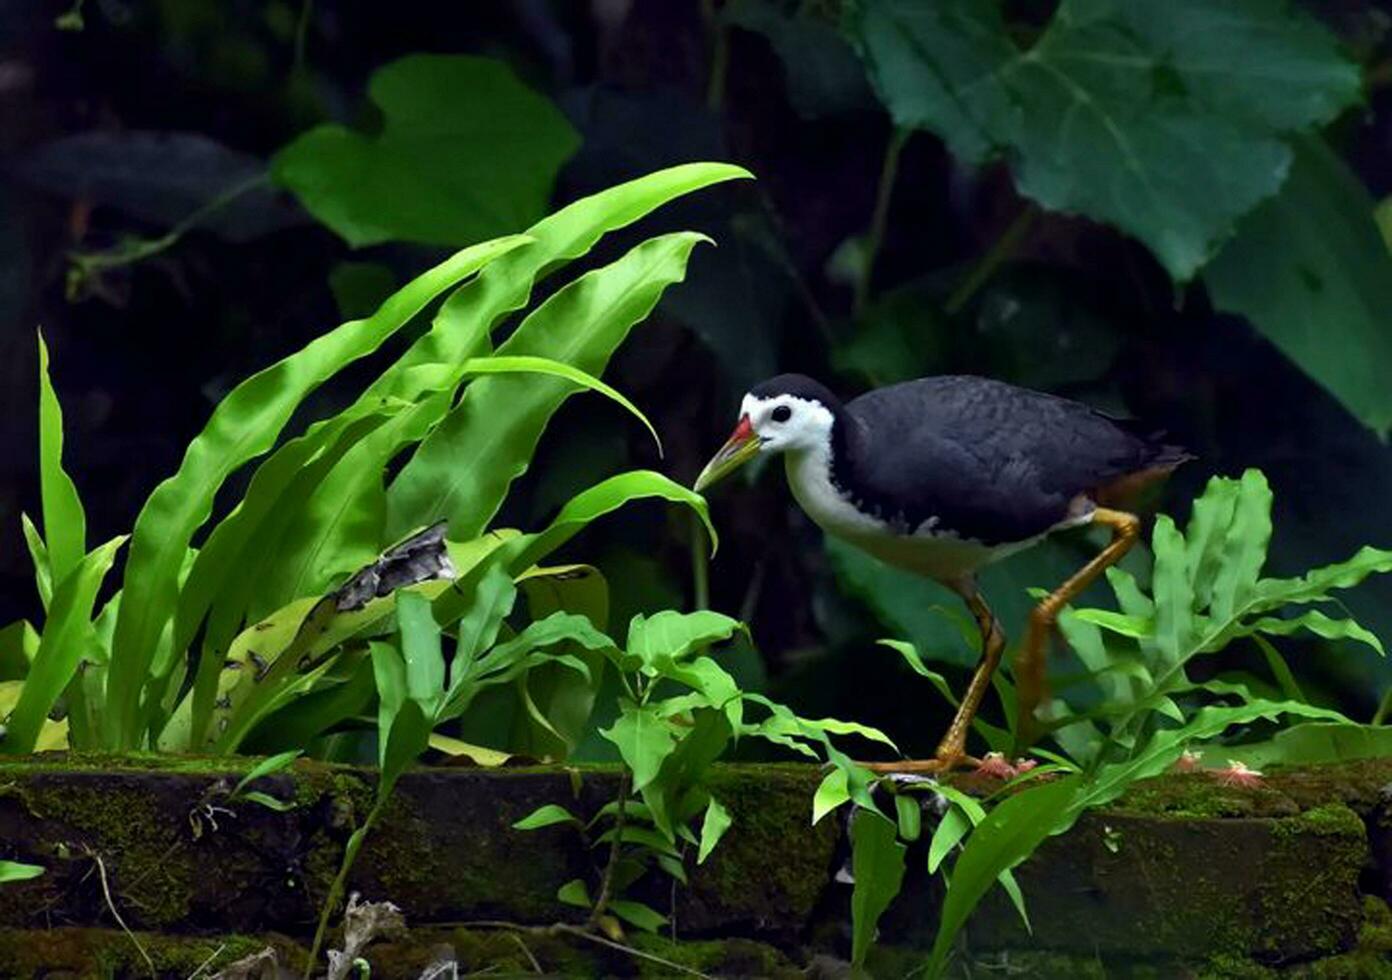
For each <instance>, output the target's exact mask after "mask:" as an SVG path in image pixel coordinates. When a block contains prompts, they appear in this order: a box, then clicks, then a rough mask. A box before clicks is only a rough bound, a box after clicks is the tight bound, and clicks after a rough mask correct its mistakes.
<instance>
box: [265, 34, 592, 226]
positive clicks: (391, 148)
mask: <svg viewBox="0 0 1392 980" xmlns="http://www.w3.org/2000/svg"><path fill="white" fill-rule="evenodd" d="M368 91H369V94H370V95H371V98H372V101H373V102H374V103H375V104H376V106H377V108H378V109H379V110H380V111H381V113H382V120H383V122H382V129H381V132H380V133H378V134H376V135H374V136H370V137H369V136H364V135H362V134H360V133H357V132H354V131H352V130H349V129H346V128H344V127H343V126H340V125H337V124H335V123H325V124H321V125H319V126H317V127H315V128H314V129H312V130H310V131H309V132H307V133H304V134H302V135H301V136H300V137H299V138H297V139H296V140H295V141H294V142H292V143H291V144H290V145H289V146H287V147H285V148H284V149H282V150H281V151H280V152H279V153H277V154H276V156H275V158H274V159H273V160H272V161H271V175H272V177H273V179H274V180H275V181H276V182H277V183H279V184H280V185H281V186H283V187H287V188H289V189H290V190H292V191H294V193H295V195H296V196H297V197H298V198H299V199H300V201H301V203H303V204H304V206H305V207H306V208H308V209H309V211H310V212H311V213H312V214H313V215H314V216H315V217H316V218H318V219H319V220H320V221H322V222H324V224H326V225H328V226H329V227H330V228H332V229H333V230H334V231H336V232H338V234H340V235H341V236H343V238H345V239H346V240H347V241H348V243H349V244H350V245H352V246H354V247H355V248H360V247H362V246H364V245H374V244H376V243H378V242H383V241H389V240H392V239H402V240H406V241H414V242H423V243H426V244H430V245H449V246H456V247H457V246H459V245H462V244H464V243H465V242H472V241H478V240H479V239H482V238H487V237H489V236H491V235H498V234H502V233H504V232H508V231H511V230H513V229H515V228H520V227H521V226H523V225H525V224H526V223H527V222H529V221H533V220H535V219H536V217H537V216H538V215H539V214H541V212H542V210H543V208H544V207H545V206H546V202H547V200H548V199H549V198H550V196H551V185H552V183H553V181H554V180H555V176H556V172H557V170H559V169H560V166H561V164H562V163H564V162H565V161H566V159H567V158H568V157H569V156H570V155H571V154H572V153H574V152H575V149H576V147H577V146H578V145H579V139H578V137H577V135H576V133H575V131H574V130H573V129H572V128H571V126H570V124H569V123H568V122H566V119H565V117H564V116H563V115H561V113H560V111H559V110H558V109H557V108H556V107H555V106H554V105H552V104H551V102H550V101H549V100H547V99H546V98H545V97H544V96H541V95H538V94H537V93H536V92H533V91H532V90H531V89H530V88H528V87H526V86H525V85H523V84H522V83H521V82H519V81H518V80H517V78H516V76H515V75H514V74H513V73H512V70H511V69H510V68H509V67H508V66H507V65H505V64H504V63H502V62H501V61H494V60H492V59H489V58H477V57H471V56H466V55H437V54H413V55H408V56H406V57H404V58H401V59H399V60H397V61H394V62H392V63H391V64H388V65H386V66H384V67H383V68H380V69H378V70H377V71H376V72H374V73H373V76H372V80H371V82H370V83H369V88H368Z"/></svg>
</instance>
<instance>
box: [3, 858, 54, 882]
mask: <svg viewBox="0 0 1392 980" xmlns="http://www.w3.org/2000/svg"><path fill="white" fill-rule="evenodd" d="M44 870H45V869H44V868H42V867H40V866H39V865H37V864H21V863H20V862H19V861H0V882H5V881H28V880H29V879H30V878H37V877H38V876H39V875H41V874H43V873H44Z"/></svg>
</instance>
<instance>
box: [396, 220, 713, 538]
mask: <svg viewBox="0 0 1392 980" xmlns="http://www.w3.org/2000/svg"><path fill="white" fill-rule="evenodd" d="M704 240H705V237H704V236H702V235H698V234H696V233H693V232H678V233H675V234H671V235H663V236H660V237H658V238H653V239H650V240H648V241H646V242H644V243H643V244H641V245H638V246H636V247H635V248H633V249H632V250H630V251H629V252H628V253H627V254H626V255H624V256H623V257H622V258H620V259H619V260H617V261H616V262H613V263H611V264H609V265H607V266H604V267H603V268H600V269H596V270H595V271H593V272H589V273H586V274H585V275H584V276H581V277H580V278H579V279H577V280H575V281H574V282H572V283H570V284H569V285H567V286H565V287H564V288H563V289H561V290H560V291H558V292H556V293H555V294H553V295H552V296H551V297H550V298H549V299H548V300H547V301H546V302H545V303H543V304H542V305H541V306H540V307H538V308H537V309H536V310H535V311H533V312H532V313H531V314H530V315H529V316H528V317H527V318H526V319H524V320H523V321H522V323H521V324H520V325H519V326H518V327H517V330H516V331H515V332H514V333H513V334H512V336H511V337H509V338H508V339H507V341H506V342H505V343H504V344H503V345H502V346H501V347H499V348H498V355H499V356H501V357H515V356H529V357H546V358H550V359H552V360H555V361H561V362H563V363H566V364H570V365H572V366H574V367H576V368H579V369H580V370H582V371H584V372H586V373H587V374H590V375H593V376H595V377H598V376H600V375H601V374H603V372H604V368H605V366H606V365H607V364H608V363H609V358H610V355H612V354H613V352H614V350H615V349H617V348H618V346H619V345H620V344H621V343H622V342H623V341H624V339H625V338H626V337H627V336H628V333H629V331H630V330H631V329H632V328H633V327H634V326H635V325H636V324H638V323H639V322H641V321H642V320H644V319H645V318H646V317H647V316H648V314H649V313H650V312H652V309H653V307H654V306H656V305H657V301H658V300H659V299H660V298H661V297H662V293H663V292H664V291H665V290H666V288H667V287H668V286H670V285H672V284H673V283H676V282H680V281H681V280H682V279H683V278H684V277H685V275H686V263H687V259H688V257H689V256H690V254H691V250H692V249H693V248H695V247H696V245H697V243H699V242H701V241H704ZM575 390H576V389H575V386H574V384H572V383H571V382H569V381H567V380H562V379H560V378H547V377H538V376H535V375H531V376H525V377H524V376H517V375H491V376H488V377H482V378H478V379H477V380H475V381H474V382H473V383H472V384H470V385H469V386H468V387H467V388H466V389H465V391H464V396H463V398H462V399H461V400H460V402H459V404H458V405H457V406H456V407H455V408H454V409H453V410H452V411H451V412H450V413H449V415H447V416H446V417H445V420H444V421H443V422H441V423H440V425H439V426H437V427H436V428H435V430H434V431H433V432H431V434H430V435H429V436H428V437H427V438H426V439H425V441H424V442H423V443H421V445H420V447H419V448H418V449H417V450H416V452H415V454H414V455H413V456H412V457H411V459H410V460H409V461H408V462H407V463H406V465H405V466H404V467H403V468H402V470H401V472H400V473H399V474H397V476H396V479H395V480H393V481H392V484H391V487H390V488H389V489H388V491H387V532H388V534H389V535H395V534H396V533H397V532H398V531H401V530H404V529H406V528H409V527H412V526H416V525H419V524H423V523H427V522H429V521H434V520H439V519H441V518H446V519H448V520H449V522H450V530H451V533H452V534H454V535H455V536H456V537H466V538H467V537H473V536H475V535H477V534H479V533H481V532H482V530H483V528H484V527H485V526H486V525H487V524H488V522H489V521H490V520H491V519H492V517H493V515H494V514H495V513H496V512H497V510H498V507H499V506H500V505H501V503H502V501H503V498H504V497H505V496H506V494H507V491H508V487H509V486H510V485H511V484H512V481H513V480H514V479H516V478H517V477H518V476H521V475H522V474H523V473H524V472H526V469H527V465H528V463H529V462H530V460H531V457H532V453H533V452H534V451H535V449H536V445H537V442H538V440H539V439H540V438H541V434H542V431H543V430H544V429H545V428H546V424H547V422H548V421H549V420H550V418H551V416H552V414H554V413H555V411H556V410H557V409H558V408H559V407H560V406H561V404H562V403H563V402H564V401H565V400H566V398H568V397H569V396H570V395H571V394H573V393H574V391H575ZM461 459H467V460H469V461H470V465H468V466H460V465H459V460H461Z"/></svg>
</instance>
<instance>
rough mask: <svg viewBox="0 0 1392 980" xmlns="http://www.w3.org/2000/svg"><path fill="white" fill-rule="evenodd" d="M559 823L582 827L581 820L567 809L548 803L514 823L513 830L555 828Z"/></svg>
mask: <svg viewBox="0 0 1392 980" xmlns="http://www.w3.org/2000/svg"><path fill="white" fill-rule="evenodd" d="M558 823H572V824H575V825H576V826H580V818H578V817H576V816H575V815H574V814H573V813H571V812H570V811H569V810H567V809H566V808H565V807H563V806H560V805H559V804H556V803H547V804H545V805H544V806H539V807H537V808H536V809H535V810H533V811H532V812H531V813H529V814H527V815H526V816H525V817H523V818H522V819H521V820H518V821H516V822H514V823H513V825H512V829H513V830H540V829H541V828H542V827H553V826H555V825H556V824H558Z"/></svg>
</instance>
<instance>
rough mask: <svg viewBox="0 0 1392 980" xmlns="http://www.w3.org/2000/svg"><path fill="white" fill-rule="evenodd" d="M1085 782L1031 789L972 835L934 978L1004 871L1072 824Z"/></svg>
mask: <svg viewBox="0 0 1392 980" xmlns="http://www.w3.org/2000/svg"><path fill="white" fill-rule="evenodd" d="M1080 780H1081V777H1079V776H1064V777H1062V778H1060V779H1055V780H1053V781H1050V782H1046V783H1036V784H1034V785H1031V786H1028V787H1026V788H1025V789H1024V790H1022V791H1020V792H1019V793H1016V794H1015V795H1014V796H1011V797H1008V798H1007V799H1005V800H1003V801H1002V802H1001V803H1000V805H998V806H997V807H996V808H995V809H994V810H992V811H991V812H990V813H988V814H987V815H986V818H985V819H984V820H982V821H981V823H980V825H978V826H977V828H976V829H975V830H974V831H972V834H971V836H970V837H969V838H968V839H967V844H966V847H964V848H963V850H962V853H961V855H960V856H959V857H958V858H957V861H956V863H955V864H954V865H953V866H952V875H951V878H950V879H949V885H948V889H947V897H946V898H945V899H944V901H943V907H942V913H941V915H940V918H939V921H938V932H937V935H936V936H935V937H934V939H933V952H932V956H931V958H930V960H929V963H928V969H927V974H928V976H930V977H938V976H941V975H942V970H943V966H944V965H945V964H946V962H947V955H948V952H949V950H950V949H951V948H952V943H953V940H954V939H955V938H956V936H957V933H958V931H959V930H960V929H961V928H962V926H963V925H964V924H965V923H966V921H967V916H968V915H970V914H971V911H972V909H974V908H975V907H976V904H977V902H979V901H980V900H981V898H982V896H983V895H985V894H986V892H987V890H988V889H989V888H990V887H991V885H992V884H993V883H995V881H996V880H997V879H998V878H999V877H1000V875H1001V873H1002V872H1005V871H1009V870H1010V869H1011V868H1013V867H1014V866H1015V865H1017V864H1019V863H1020V862H1021V861H1023V860H1024V859H1025V858H1026V857H1028V856H1029V855H1030V854H1032V853H1033V852H1034V849H1035V848H1036V847H1038V846H1039V844H1040V843H1041V842H1042V841H1043V840H1044V839H1045V838H1046V837H1049V836H1051V835H1053V834H1057V833H1062V832H1063V831H1064V830H1066V829H1068V827H1069V826H1071V825H1072V822H1073V820H1074V819H1076V812H1075V810H1074V804H1075V800H1076V797H1077V796H1078V790H1079V783H1080Z"/></svg>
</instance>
